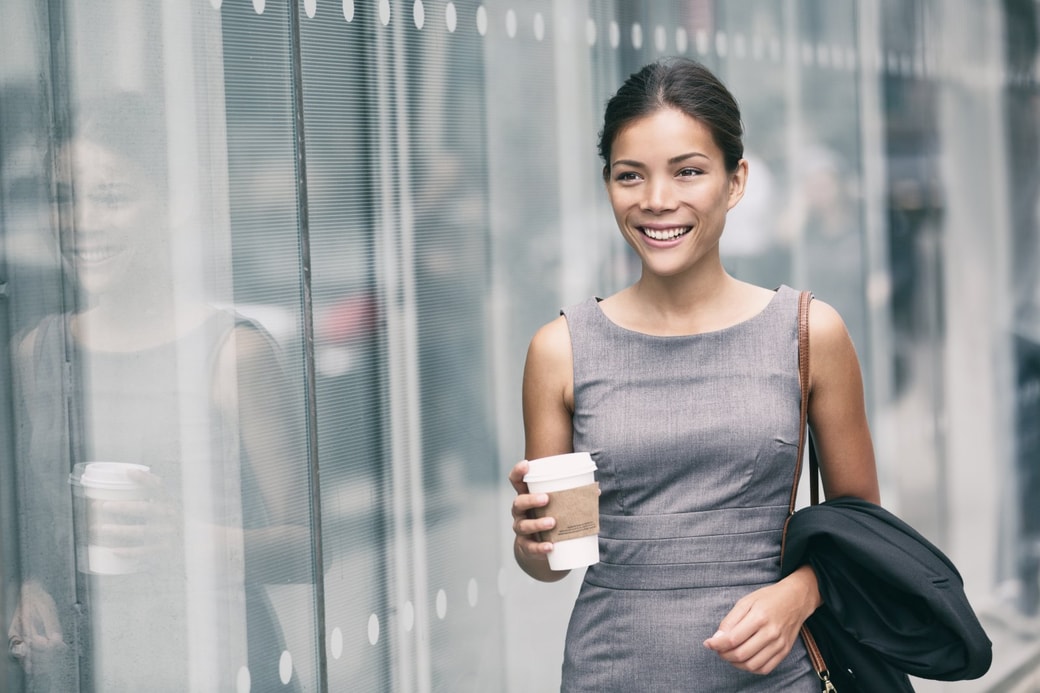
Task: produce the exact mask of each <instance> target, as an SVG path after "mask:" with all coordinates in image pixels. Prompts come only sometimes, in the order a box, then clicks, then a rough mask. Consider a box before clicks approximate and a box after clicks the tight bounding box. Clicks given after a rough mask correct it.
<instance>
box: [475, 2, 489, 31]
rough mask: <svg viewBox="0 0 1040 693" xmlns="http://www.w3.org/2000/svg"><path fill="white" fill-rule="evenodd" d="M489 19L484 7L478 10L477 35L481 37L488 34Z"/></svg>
mask: <svg viewBox="0 0 1040 693" xmlns="http://www.w3.org/2000/svg"><path fill="white" fill-rule="evenodd" d="M487 27H488V18H487V10H486V9H485V8H484V6H483V5H481V6H480V7H478V8H477V33H478V34H480V35H481V36H484V35H485V34H487Z"/></svg>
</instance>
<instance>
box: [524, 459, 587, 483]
mask: <svg viewBox="0 0 1040 693" xmlns="http://www.w3.org/2000/svg"><path fill="white" fill-rule="evenodd" d="M527 464H528V470H527V474H524V481H525V482H528V483H529V482H532V481H534V482H539V481H550V480H552V479H561V478H566V477H571V476H577V475H579V474H587V473H588V472H594V471H596V463H595V462H593V461H592V455H590V454H589V453H587V452H568V453H566V454H563V455H551V456H549V457H540V458H538V459H536V460H528V461H527Z"/></svg>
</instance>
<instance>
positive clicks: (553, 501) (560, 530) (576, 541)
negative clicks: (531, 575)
mask: <svg viewBox="0 0 1040 693" xmlns="http://www.w3.org/2000/svg"><path fill="white" fill-rule="evenodd" d="M528 465H529V467H528V471H527V474H525V475H524V482H525V483H526V484H527V489H528V491H530V492H531V493H547V494H549V504H548V505H545V506H543V507H541V508H537V509H536V510H535V512H534V514H535V516H536V517H553V518H555V519H556V526H555V527H553V528H552V529H550V530H547V531H545V532H542V539H543V540H544V541H551V542H552V543H553V550H552V552H551V553H550V554H549V567H550V568H552V569H553V570H569V569H571V568H581V567H584V566H588V565H592V564H593V563H598V562H599V489H598V487H597V486H596V479H595V475H594V472H595V471H596V464H595V463H594V462H593V461H592V456H591V455H590V454H589V453H587V452H572V453H568V454H565V455H553V456H552V457H542V458H540V459H537V460H528Z"/></svg>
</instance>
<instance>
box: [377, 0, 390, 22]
mask: <svg viewBox="0 0 1040 693" xmlns="http://www.w3.org/2000/svg"><path fill="white" fill-rule="evenodd" d="M379 21H380V22H382V24H383V26H386V25H387V24H389V23H390V0H379Z"/></svg>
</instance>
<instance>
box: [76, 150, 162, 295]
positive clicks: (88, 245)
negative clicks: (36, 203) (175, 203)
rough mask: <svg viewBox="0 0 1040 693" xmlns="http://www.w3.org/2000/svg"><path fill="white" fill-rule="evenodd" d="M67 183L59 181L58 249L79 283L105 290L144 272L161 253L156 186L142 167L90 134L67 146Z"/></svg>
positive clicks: (148, 271) (89, 288) (123, 285)
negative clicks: (69, 173) (61, 183)
mask: <svg viewBox="0 0 1040 693" xmlns="http://www.w3.org/2000/svg"><path fill="white" fill-rule="evenodd" d="M64 153H65V154H66V155H67V157H68V158H67V159H66V160H67V161H68V162H69V165H70V167H71V189H67V188H69V186H68V185H64V184H63V185H61V186H59V191H58V199H59V202H60V203H62V204H64V205H66V208H65V209H64V210H63V212H62V215H61V219H62V223H63V234H62V236H63V237H62V255H63V257H64V258H65V261H66V263H68V264H69V265H71V269H73V270H74V272H75V274H76V278H77V280H78V281H79V284H80V286H81V288H83V289H85V290H86V291H87V292H89V293H92V294H94V293H104V292H107V291H111V290H114V289H116V288H119V287H121V289H120V290H134V287H133V286H127V282H128V281H129V282H131V283H132V282H133V281H134V280H135V279H134V278H135V277H136V278H139V279H145V278H147V277H148V276H149V275H150V274H151V273H152V271H153V269H154V268H155V267H156V265H157V263H156V259H157V257H158V256H159V255H165V250H164V248H163V242H162V239H161V233H160V231H159V229H160V228H161V227H162V220H161V218H160V215H159V205H158V204H157V202H158V192H157V191H156V190H155V188H154V185H153V184H152V183H151V181H150V179H149V177H148V176H147V175H146V174H145V172H144V171H143V170H142V168H141V167H139V166H137V165H135V164H134V163H133V162H131V161H130V160H128V159H126V158H125V157H123V156H121V155H119V154H117V153H115V152H113V151H111V150H110V149H106V148H105V147H103V146H101V145H98V144H96V143H94V142H91V141H90V140H84V139H78V140H74V141H73V142H71V143H70V144H69V145H68V146H67V148H66V150H65V152H64Z"/></svg>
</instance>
